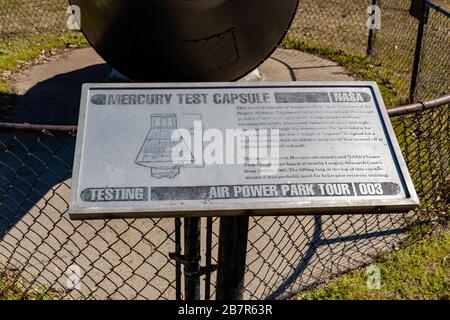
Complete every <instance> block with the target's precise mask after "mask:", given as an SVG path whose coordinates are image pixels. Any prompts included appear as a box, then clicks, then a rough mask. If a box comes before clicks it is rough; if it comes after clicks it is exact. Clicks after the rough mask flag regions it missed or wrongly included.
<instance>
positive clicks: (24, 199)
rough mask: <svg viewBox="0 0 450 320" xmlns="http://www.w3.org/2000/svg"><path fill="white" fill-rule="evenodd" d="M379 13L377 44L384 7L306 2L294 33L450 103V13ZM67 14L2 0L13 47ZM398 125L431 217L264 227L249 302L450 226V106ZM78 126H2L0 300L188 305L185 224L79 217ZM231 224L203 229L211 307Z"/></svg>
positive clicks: (389, 7)
mask: <svg viewBox="0 0 450 320" xmlns="http://www.w3.org/2000/svg"><path fill="white" fill-rule="evenodd" d="M376 3H377V4H378V5H379V6H380V8H381V12H382V27H381V29H380V30H376V31H375V32H374V33H373V34H372V35H370V32H369V30H368V28H367V18H368V15H367V8H368V6H369V5H371V4H372V1H362V0H357V1H344V0H331V1H328V2H324V1H317V0H301V5H300V9H299V12H298V15H297V17H296V19H295V21H294V24H293V26H292V28H291V30H290V33H289V35H290V36H291V37H295V38H298V39H299V41H303V42H305V43H307V44H308V46H316V47H319V48H328V49H331V50H332V51H333V52H339V53H343V54H346V55H348V56H349V57H351V56H358V57H366V55H367V53H368V51H370V52H369V53H370V57H369V59H371V61H373V63H374V64H375V65H376V66H377V70H378V71H379V72H381V73H382V74H383V76H384V77H386V79H388V80H389V81H390V82H391V83H392V84H393V87H394V88H395V90H396V91H397V93H398V94H399V95H401V97H402V98H404V99H407V98H408V97H409V96H410V94H411V92H412V93H413V94H412V95H411V96H412V97H413V98H415V99H416V100H424V99H431V98H436V97H438V96H441V95H444V94H448V92H449V86H450V81H449V76H448V75H449V70H450V67H449V63H450V54H449V53H450V52H449V50H450V47H449V45H448V44H449V43H450V42H449V36H450V28H449V19H448V12H447V11H446V10H445V9H442V8H439V7H437V6H435V5H433V4H429V5H428V6H427V8H426V10H424V14H423V16H422V18H420V19H417V18H414V17H412V16H410V14H409V8H410V1H407V0H392V1H386V0H383V1H377V2H376ZM427 3H428V2H427ZM66 8H67V3H66V1H63V0H49V1H37V0H33V1H13V0H10V1H8V0H0V18H1V19H0V39H7V38H14V37H26V36H28V35H34V34H44V33H58V32H61V31H63V30H65V20H66V16H65V15H64V13H65V11H66ZM37 12H39V14H36V13H37ZM421 19H422V20H421ZM421 23H422V27H423V28H420V25H421ZM400 31H401V32H400ZM420 38H421V39H420ZM418 40H420V41H418ZM369 49H370V50H369ZM0 54H1V53H0ZM415 70H416V71H417V72H415ZM414 78H416V80H417V81H416V83H415V85H414V88H412V87H411V85H412V84H414V80H413V79H414ZM392 123H393V126H394V129H395V131H396V134H397V138H398V140H399V143H400V145H401V148H402V150H403V155H404V157H405V160H406V162H407V164H408V168H409V170H410V173H411V175H412V178H413V180H414V183H415V186H416V189H417V191H418V193H419V196H420V199H421V207H420V208H419V209H418V210H417V211H415V212H409V213H404V214H383V215H377V214H370V215H339V216H327V215H323V216H298V217H294V216H291V217H253V218H251V219H250V226H249V239H248V252H247V270H246V272H247V273H246V284H245V298H248V299H282V298H287V297H289V296H291V295H292V294H295V293H296V292H298V291H300V290H305V289H310V288H313V287H316V286H318V285H320V284H322V283H325V282H327V281H328V280H329V279H330V278H331V277H334V276H336V275H339V274H341V273H344V272H347V271H349V270H351V269H354V268H357V267H361V266H364V265H367V264H369V263H371V262H372V261H373V259H374V257H375V256H376V255H378V254H379V253H380V252H385V251H389V250H393V249H396V248H397V247H398V245H399V244H400V243H401V240H402V239H404V238H405V237H406V236H407V233H406V231H407V230H408V228H410V227H411V226H412V225H415V224H417V223H422V222H428V221H441V222H442V221H444V222H447V221H448V217H449V214H450V209H449V208H450V207H449V202H450V198H449V195H450V172H449V170H450V169H449V164H450V158H449V157H450V139H449V137H450V121H449V104H448V102H445V103H443V104H442V105H441V106H439V107H436V108H430V109H425V110H413V111H411V112H409V113H407V114H406V113H405V114H403V115H399V116H395V117H394V118H392ZM75 129H76V128H71V129H70V128H65V129H64V130H59V129H55V128H51V127H48V128H47V129H46V130H42V128H39V130H30V129H26V130H24V129H23V128H22V129H21V130H19V128H18V127H14V126H5V125H2V126H0V297H1V296H2V295H4V296H8V295H14V296H16V297H19V298H20V297H22V298H27V297H33V296H36V294H38V295H39V296H41V297H42V296H43V297H48V298H53V299H72V298H74V299H75V298H95V299H107V298H109V299H180V298H182V297H183V294H182V290H181V288H182V287H183V285H184V277H183V270H182V265H181V263H180V261H179V260H176V259H173V258H174V257H176V256H180V255H181V253H182V252H183V251H184V249H185V248H183V241H182V239H183V237H184V236H185V233H184V229H183V226H184V225H185V221H184V220H183V219H140V220H134V219H132V220H107V221H83V222H74V221H71V220H69V216H68V212H67V211H68V198H69V192H70V184H71V183H70V179H71V174H72V172H71V170H72V161H73V156H74V146H75V137H74V136H75V131H74V130H75ZM218 222H219V219H211V218H208V219H206V218H205V219H201V234H200V236H201V253H202V258H201V263H202V265H205V266H206V269H205V270H206V274H205V275H203V276H202V279H203V281H202V293H203V294H202V295H203V297H204V298H210V297H211V298H213V297H214V294H215V273H214V265H215V264H216V263H217V254H218V234H219V230H218V229H219V226H218V225H219V223H218ZM78 278H79V279H80V280H81V283H80V286H77V285H76V284H77V279H78Z"/></svg>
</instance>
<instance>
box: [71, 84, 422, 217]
mask: <svg viewBox="0 0 450 320" xmlns="http://www.w3.org/2000/svg"><path fill="white" fill-rule="evenodd" d="M418 203H419V200H418V197H417V194H416V192H415V189H414V186H413V183H412V181H411V178H410V175H409V173H408V170H407V167H406V165H405V162H404V159H403V157H402V153H401V150H400V148H399V146H398V142H397V140H396V136H395V133H394V131H393V129H392V126H391V123H390V121H389V118H388V116H387V112H386V109H385V106H384V104H383V100H382V98H381V95H380V92H379V90H378V87H377V85H376V84H375V83H372V82H356V81H355V82H311V83H309V82H295V83H271V84H264V83H260V84H251V85H250V84H243V83H207V84H206V83H204V84H195V83H194V84H171V85H168V84H86V85H84V86H83V92H82V101H81V110H80V121H79V131H78V137H77V145H76V153H75V165H74V171H73V180H72V193H71V200H70V210H69V212H70V215H71V218H73V219H96V218H124V217H174V216H211V215H221V216H225V215H244V214H245V215H284V214H299V215H300V214H319V213H327V214H340V213H366V212H370V213H374V212H401V211H407V210H411V209H414V208H415V207H417V205H418Z"/></svg>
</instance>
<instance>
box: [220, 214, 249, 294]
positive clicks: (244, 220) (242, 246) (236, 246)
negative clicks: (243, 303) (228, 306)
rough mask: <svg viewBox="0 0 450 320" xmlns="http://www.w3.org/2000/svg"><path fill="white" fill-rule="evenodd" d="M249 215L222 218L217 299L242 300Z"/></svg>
mask: <svg viewBox="0 0 450 320" xmlns="http://www.w3.org/2000/svg"><path fill="white" fill-rule="evenodd" d="M248 222H249V218H248V217H246V216H245V217H223V218H220V236H219V258H218V269H217V293H216V300H242V299H243V295H244V278H245V263H246V256H247V239H248Z"/></svg>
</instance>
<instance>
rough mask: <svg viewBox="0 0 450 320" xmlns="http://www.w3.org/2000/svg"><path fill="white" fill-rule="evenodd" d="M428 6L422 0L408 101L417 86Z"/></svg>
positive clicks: (410, 99)
mask: <svg viewBox="0 0 450 320" xmlns="http://www.w3.org/2000/svg"><path fill="white" fill-rule="evenodd" d="M429 10H430V7H429V5H428V2H427V1H426V0H424V6H423V10H422V12H421V15H420V20H419V27H418V29H417V40H416V49H415V52H414V64H413V69H412V75H411V85H410V89H409V102H411V103H412V102H414V100H415V93H416V88H417V81H418V78H419V66H420V57H421V54H422V43H423V35H424V32H425V25H426V23H427V18H428V12H429Z"/></svg>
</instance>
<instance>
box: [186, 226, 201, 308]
mask: <svg viewBox="0 0 450 320" xmlns="http://www.w3.org/2000/svg"><path fill="white" fill-rule="evenodd" d="M200 225H201V220H200V218H185V219H184V260H185V266H184V287H185V288H184V292H185V296H184V298H185V300H189V301H192V300H200V276H201V269H200V259H201V256H200Z"/></svg>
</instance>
